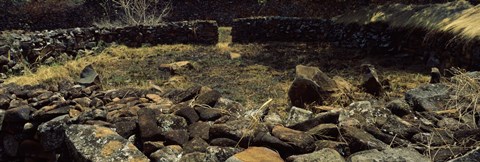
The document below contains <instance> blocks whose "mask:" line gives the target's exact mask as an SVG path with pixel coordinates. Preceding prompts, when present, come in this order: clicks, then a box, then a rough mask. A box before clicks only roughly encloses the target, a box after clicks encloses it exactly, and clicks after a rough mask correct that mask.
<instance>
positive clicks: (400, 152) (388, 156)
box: [348, 148, 431, 162]
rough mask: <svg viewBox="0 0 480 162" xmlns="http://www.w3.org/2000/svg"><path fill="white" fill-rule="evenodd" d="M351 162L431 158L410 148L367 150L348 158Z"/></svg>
mask: <svg viewBox="0 0 480 162" xmlns="http://www.w3.org/2000/svg"><path fill="white" fill-rule="evenodd" d="M348 161H351V162H374V161H376V162H378V161H379V162H387V161H405V162H417V161H426V162H427V161H431V160H430V159H429V158H427V157H425V156H423V155H422V154H420V153H418V152H417V151H415V150H412V149H410V148H393V149H386V150H383V151H378V150H367V151H362V152H357V153H355V154H353V155H351V156H350V157H349V158H348Z"/></svg>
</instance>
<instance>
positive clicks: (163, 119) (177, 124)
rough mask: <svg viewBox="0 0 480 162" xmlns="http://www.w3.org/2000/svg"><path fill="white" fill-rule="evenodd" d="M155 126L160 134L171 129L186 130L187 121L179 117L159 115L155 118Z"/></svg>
mask: <svg viewBox="0 0 480 162" xmlns="http://www.w3.org/2000/svg"><path fill="white" fill-rule="evenodd" d="M156 118H157V125H158V126H159V127H160V130H161V132H163V133H165V132H168V131H170V130H173V129H186V128H187V126H188V124H187V120H186V119H185V118H183V117H181V116H177V115H173V114H160V115H158V116H157V117H156Z"/></svg>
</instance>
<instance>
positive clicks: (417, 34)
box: [232, 17, 480, 70]
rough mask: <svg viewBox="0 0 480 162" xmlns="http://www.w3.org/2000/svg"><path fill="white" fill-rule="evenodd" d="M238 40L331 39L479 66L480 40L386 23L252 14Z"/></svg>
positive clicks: (241, 22)
mask: <svg viewBox="0 0 480 162" xmlns="http://www.w3.org/2000/svg"><path fill="white" fill-rule="evenodd" d="M232 40H233V42H235V43H264V42H271V41H279V42H330V43H332V44H333V45H335V46H337V47H344V48H360V49H365V50H368V51H370V52H372V53H374V54H404V53H407V54H413V55H416V56H419V59H423V60H424V62H425V64H426V65H428V66H436V67H440V68H448V67H452V66H458V67H462V68H467V69H471V70H478V69H480V63H479V62H480V41H479V40H478V39H476V40H465V39H462V38H457V37H455V35H454V34H452V33H445V32H431V31H429V30H425V29H420V28H392V27H389V25H388V24H385V23H371V24H367V25H358V24H340V23H335V22H334V21H331V20H325V19H320V18H298V17H251V18H240V19H235V20H234V22H233V27H232Z"/></svg>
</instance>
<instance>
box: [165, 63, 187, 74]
mask: <svg viewBox="0 0 480 162" xmlns="http://www.w3.org/2000/svg"><path fill="white" fill-rule="evenodd" d="M193 68H194V67H193V64H192V63H190V61H179V62H174V63H170V64H161V65H160V69H165V70H167V71H170V72H171V73H172V74H179V73H180V72H182V71H186V70H191V69H193Z"/></svg>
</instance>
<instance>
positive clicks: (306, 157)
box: [287, 148, 345, 162]
mask: <svg viewBox="0 0 480 162" xmlns="http://www.w3.org/2000/svg"><path fill="white" fill-rule="evenodd" d="M287 161H291V162H323V161H329V162H344V161H345V159H344V158H343V157H342V156H341V155H340V154H339V153H338V152H337V151H335V150H333V149H328V148H327V149H322V150H319V151H315V152H312V153H309V154H303V155H294V156H290V157H288V158H287Z"/></svg>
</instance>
